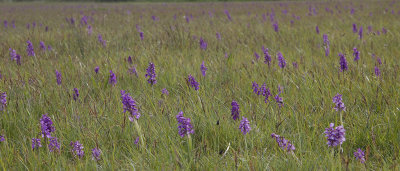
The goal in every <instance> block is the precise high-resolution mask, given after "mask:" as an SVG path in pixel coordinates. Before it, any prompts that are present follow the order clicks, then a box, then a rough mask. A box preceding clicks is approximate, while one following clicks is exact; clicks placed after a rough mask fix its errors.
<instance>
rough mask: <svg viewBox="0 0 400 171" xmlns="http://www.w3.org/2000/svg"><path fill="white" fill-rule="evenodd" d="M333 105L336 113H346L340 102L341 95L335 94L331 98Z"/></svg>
mask: <svg viewBox="0 0 400 171" xmlns="http://www.w3.org/2000/svg"><path fill="white" fill-rule="evenodd" d="M332 101H333V103H335V108H334V109H335V110H336V111H346V107H345V106H344V103H343V102H342V95H341V94H339V93H338V94H336V96H335V97H333V100H332Z"/></svg>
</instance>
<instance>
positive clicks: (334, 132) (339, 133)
mask: <svg viewBox="0 0 400 171" xmlns="http://www.w3.org/2000/svg"><path fill="white" fill-rule="evenodd" d="M334 126H335V124H334V123H331V124H329V128H325V132H324V134H325V137H326V139H327V141H328V142H327V144H328V146H329V147H336V146H338V145H341V144H342V143H343V142H344V141H346V138H345V135H346V130H345V129H344V128H343V126H337V127H336V128H333V127H334Z"/></svg>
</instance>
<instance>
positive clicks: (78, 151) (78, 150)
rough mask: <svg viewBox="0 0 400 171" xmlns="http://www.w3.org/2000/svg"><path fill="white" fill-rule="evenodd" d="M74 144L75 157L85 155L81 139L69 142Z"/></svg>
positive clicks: (71, 144)
mask: <svg viewBox="0 0 400 171" xmlns="http://www.w3.org/2000/svg"><path fill="white" fill-rule="evenodd" d="M69 145H70V146H72V153H74V156H75V157H78V158H82V157H83V156H84V155H85V152H84V151H83V145H82V144H80V143H79V141H76V142H72V141H71V143H70V144H69Z"/></svg>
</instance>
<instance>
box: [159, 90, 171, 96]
mask: <svg viewBox="0 0 400 171" xmlns="http://www.w3.org/2000/svg"><path fill="white" fill-rule="evenodd" d="M161 93H162V94H165V95H167V96H168V95H169V92H168V90H167V89H166V88H163V89H162V90H161Z"/></svg>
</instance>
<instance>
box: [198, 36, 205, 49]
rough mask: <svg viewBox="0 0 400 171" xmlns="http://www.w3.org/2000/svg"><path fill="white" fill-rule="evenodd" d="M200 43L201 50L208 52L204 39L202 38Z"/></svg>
mask: <svg viewBox="0 0 400 171" xmlns="http://www.w3.org/2000/svg"><path fill="white" fill-rule="evenodd" d="M199 43H200V48H201V49H203V50H206V49H207V43H206V41H204V40H203V38H202V37H200V41H199Z"/></svg>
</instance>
